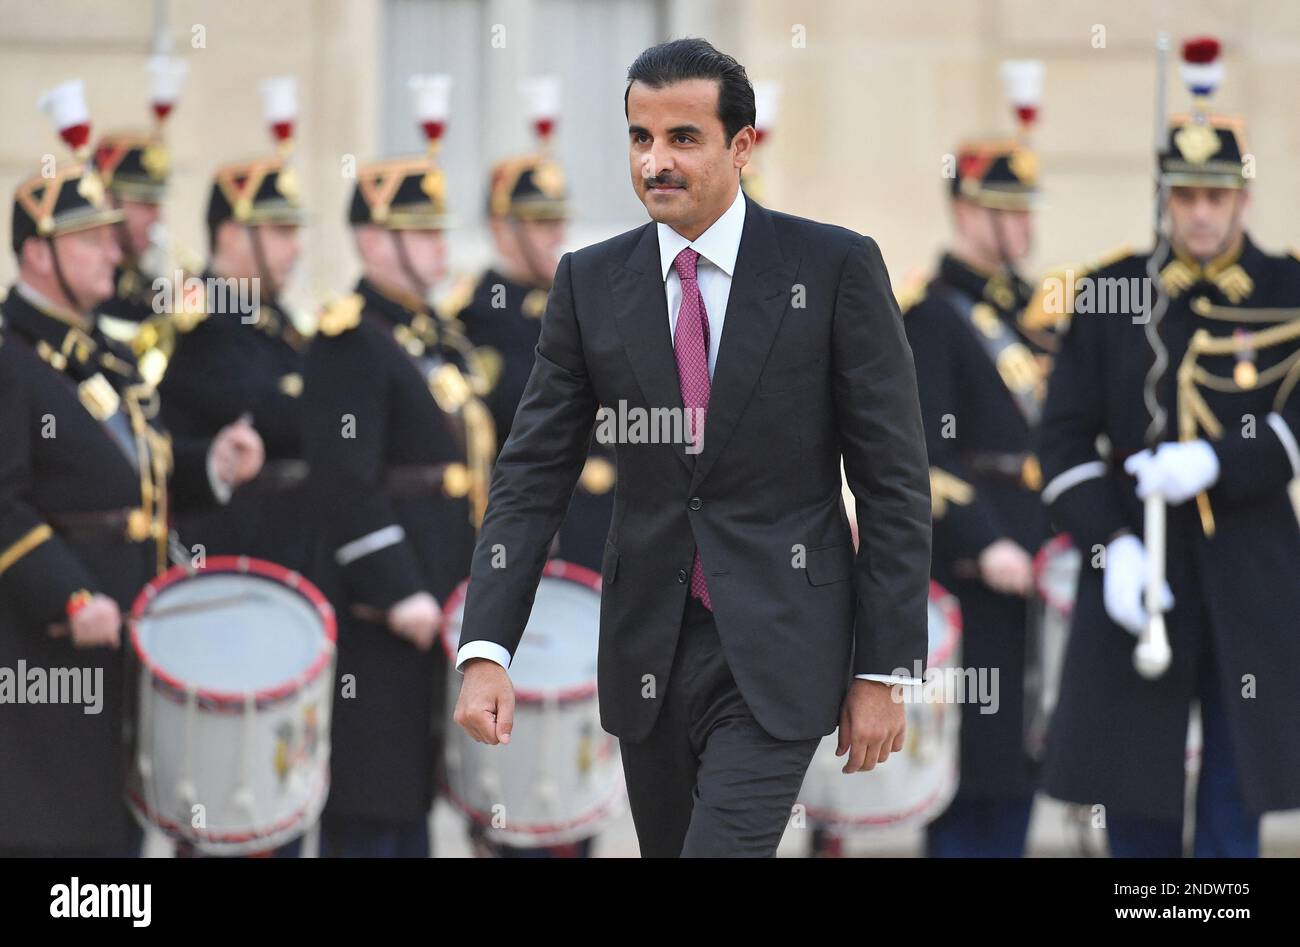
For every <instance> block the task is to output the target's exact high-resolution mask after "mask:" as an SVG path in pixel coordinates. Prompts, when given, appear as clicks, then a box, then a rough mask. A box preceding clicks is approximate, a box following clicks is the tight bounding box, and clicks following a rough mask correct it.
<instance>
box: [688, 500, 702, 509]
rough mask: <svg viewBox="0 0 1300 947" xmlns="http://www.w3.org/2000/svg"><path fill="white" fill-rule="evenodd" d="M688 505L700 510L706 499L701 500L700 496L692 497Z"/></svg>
mask: <svg viewBox="0 0 1300 947" xmlns="http://www.w3.org/2000/svg"><path fill="white" fill-rule="evenodd" d="M688 505H689V506H690V508H691V509H692V510H698V509H699V508H700V507H702V506H703V505H704V501H703V500H701V499H700V498H699V497H691V502H690V503H689V504H688Z"/></svg>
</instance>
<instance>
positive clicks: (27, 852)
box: [0, 817, 144, 858]
mask: <svg viewBox="0 0 1300 947" xmlns="http://www.w3.org/2000/svg"><path fill="white" fill-rule="evenodd" d="M143 851H144V829H142V828H140V824H139V823H138V822H136V821H135V819H134V818H132V817H128V818H127V822H126V840H125V841H124V842H123V843H122V844H121V845H120V846H119V845H114V846H110V847H108V848H70V849H66V850H64V849H46V848H3V847H0V858H139V857H140V856H141V854H142V853H143Z"/></svg>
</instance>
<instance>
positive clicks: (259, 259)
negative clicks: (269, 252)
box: [248, 226, 280, 306]
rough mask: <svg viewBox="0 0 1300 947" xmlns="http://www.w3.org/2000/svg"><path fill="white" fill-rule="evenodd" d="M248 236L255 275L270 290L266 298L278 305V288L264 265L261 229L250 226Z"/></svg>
mask: <svg viewBox="0 0 1300 947" xmlns="http://www.w3.org/2000/svg"><path fill="white" fill-rule="evenodd" d="M248 236H249V239H250V240H251V241H252V244H253V261H254V262H255V263H256V264H257V274H258V276H259V277H260V279H261V280H262V282H263V283H265V284H266V288H267V289H269V290H270V292H269V293H268V294H267V298H268V299H269V300H270V301H271V303H272V304H273V305H276V306H279V304H280V287H279V286H276V285H275V279H274V278H273V277H272V276H271V269H270V267H268V266H267V265H266V250H265V248H264V247H263V245H262V228H261V227H255V226H250V227H249V228H248Z"/></svg>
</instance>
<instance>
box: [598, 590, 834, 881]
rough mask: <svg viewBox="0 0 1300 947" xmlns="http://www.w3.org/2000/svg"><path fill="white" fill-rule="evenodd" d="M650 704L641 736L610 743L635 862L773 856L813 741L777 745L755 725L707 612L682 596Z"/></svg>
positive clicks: (801, 779)
mask: <svg viewBox="0 0 1300 947" xmlns="http://www.w3.org/2000/svg"><path fill="white" fill-rule="evenodd" d="M658 699H660V700H662V701H663V702H664V703H663V706H662V707H661V708H660V709H659V716H658V718H657V719H656V720H655V725H654V728H653V729H652V730H651V731H650V734H649V736H647V737H646V739H645V740H642V741H640V742H637V743H630V742H628V741H626V740H622V741H620V742H619V746H620V749H621V751H622V756H623V772H624V774H625V775H626V777H627V793H628V801H629V803H630V805H631V809H632V821H633V822H634V823H635V824H636V834H637V840H638V841H639V842H640V844H641V855H642V857H644V858H663V857H668V858H676V857H678V856H683V857H718V856H741V857H745V856H748V857H770V856H772V855H774V854H775V853H776V847H777V844H778V843H779V842H780V841H781V835H782V834H783V833H784V832H785V827H786V823H787V822H788V821H789V819H790V810H791V807H792V806H793V805H794V803H795V800H796V798H797V797H798V795H799V787H800V786H802V785H803V777H804V773H805V771H806V770H807V769H808V764H809V762H811V760H812V756H813V752H814V751H815V750H816V749H817V745H818V744H819V743H820V742H821V740H820V738H817V737H814V738H813V739H810V740H778V739H776V738H775V737H773V736H771V735H770V734H769V733H767V731H765V730H764V729H763V728H762V727H760V726H759V725H758V722H757V721H756V720H755V719H754V716H753V714H751V713H750V711H749V707H748V706H747V705H746V704H745V700H744V698H743V697H741V695H740V690H739V688H738V687H737V686H736V681H735V679H734V678H733V677H732V675H731V671H730V669H729V668H728V667H727V662H726V658H725V657H724V655H723V653H722V643H721V641H720V640H719V639H718V629H717V625H716V624H715V623H714V621H713V613H712V612H710V611H709V610H708V609H706V608H705V607H704V606H703V605H702V604H700V602H699V601H698V600H697V599H694V598H691V597H689V596H688V597H687V604H686V608H685V611H684V613H683V616H682V627H681V633H680V637H679V638H678V641H677V653H676V654H675V655H674V656H673V666H672V670H671V672H670V673H669V679H668V685H667V691H666V693H664V694H662V695H660V697H659V698H658Z"/></svg>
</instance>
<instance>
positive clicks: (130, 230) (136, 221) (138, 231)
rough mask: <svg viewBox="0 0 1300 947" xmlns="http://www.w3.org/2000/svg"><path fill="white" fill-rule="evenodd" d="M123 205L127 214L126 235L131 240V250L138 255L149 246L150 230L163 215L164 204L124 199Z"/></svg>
mask: <svg viewBox="0 0 1300 947" xmlns="http://www.w3.org/2000/svg"><path fill="white" fill-rule="evenodd" d="M121 207H122V210H123V211H124V212H125V214H126V235H127V239H128V240H130V241H131V246H130V250H131V252H132V253H134V254H136V255H139V254H141V253H144V251H145V249H146V248H147V247H148V246H149V237H150V232H151V231H152V230H153V228H154V226H155V225H156V224H157V223H158V219H159V217H160V216H161V215H162V206H161V205H159V204H146V203H144V202H143V201H122V202H121Z"/></svg>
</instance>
